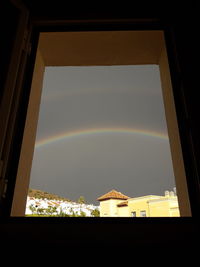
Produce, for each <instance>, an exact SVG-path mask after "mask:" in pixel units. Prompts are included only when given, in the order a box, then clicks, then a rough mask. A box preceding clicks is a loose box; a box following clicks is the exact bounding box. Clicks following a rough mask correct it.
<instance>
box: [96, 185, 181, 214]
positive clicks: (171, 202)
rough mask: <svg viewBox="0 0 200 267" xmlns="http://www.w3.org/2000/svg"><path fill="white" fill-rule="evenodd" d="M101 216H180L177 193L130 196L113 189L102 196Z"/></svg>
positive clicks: (167, 192)
mask: <svg viewBox="0 0 200 267" xmlns="http://www.w3.org/2000/svg"><path fill="white" fill-rule="evenodd" d="M97 200H99V201H100V216H101V217H179V216H180V213H179V206H178V200H177V196H176V194H175V193H174V192H173V191H171V192H169V191H165V195H164V196H158V195H146V196H141V197H134V198H130V197H128V196H126V195H124V194H122V193H121V192H118V191H116V190H111V191H110V192H108V193H106V194H104V195H102V196H100V197H99V198H98V199H97Z"/></svg>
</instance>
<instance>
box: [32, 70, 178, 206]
mask: <svg viewBox="0 0 200 267" xmlns="http://www.w3.org/2000/svg"><path fill="white" fill-rule="evenodd" d="M101 127H109V128H110V127H119V128H123V127H129V128H137V127H138V128H144V129H147V130H154V131H160V132H166V131H167V130H166V122H165V116H164V107H163V102H162V93H161V85H160V78H159V69H158V66H113V67H111V66H110V67H56V68H51V67H48V68H46V72H45V80H44V88H43V94H42V102H41V108H40V117H39V122H38V131H37V139H40V138H45V137H48V136H51V135H54V134H57V133H60V132H63V131H67V130H69V131H70V130H78V129H83V128H84V129H86V128H101ZM30 186H31V187H33V188H38V189H42V190H46V191H49V192H53V193H57V194H60V195H63V196H66V197H69V198H71V199H76V198H78V197H79V196H80V195H84V196H85V198H86V200H88V201H89V202H93V203H94V201H95V199H96V198H97V197H98V196H99V195H101V194H104V193H106V192H107V191H109V190H111V189H113V188H114V189H116V190H119V191H121V192H123V193H125V194H127V195H129V196H139V195H144V194H163V191H164V190H167V189H171V188H172V187H174V174H173V169H172V163H171V155H170V149H169V143H168V142H167V141H166V140H160V139H158V138H152V137H144V136H139V135H133V136H123V135H116V134H113V135H112V136H110V135H103V136H99V135H98V136H91V135H90V136H84V137H79V138H77V137H76V138H71V139H69V140H65V141H62V142H57V143H54V144H52V145H49V146H45V147H43V148H40V149H37V150H36V151H35V154H34V159H33V167H32V173H31V183H30Z"/></svg>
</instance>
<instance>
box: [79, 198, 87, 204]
mask: <svg viewBox="0 0 200 267" xmlns="http://www.w3.org/2000/svg"><path fill="white" fill-rule="evenodd" d="M78 203H80V204H85V198H84V197H83V196H80V197H79V199H78Z"/></svg>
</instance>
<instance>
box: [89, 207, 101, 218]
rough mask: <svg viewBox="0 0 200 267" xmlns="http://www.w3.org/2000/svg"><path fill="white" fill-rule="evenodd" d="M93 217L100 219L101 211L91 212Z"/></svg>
mask: <svg viewBox="0 0 200 267" xmlns="http://www.w3.org/2000/svg"><path fill="white" fill-rule="evenodd" d="M91 215H92V216H94V217H100V211H99V209H94V210H93V211H92V212H91Z"/></svg>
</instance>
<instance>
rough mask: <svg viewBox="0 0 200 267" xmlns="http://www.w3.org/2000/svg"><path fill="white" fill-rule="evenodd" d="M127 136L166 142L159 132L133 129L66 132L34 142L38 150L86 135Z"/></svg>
mask: <svg viewBox="0 0 200 267" xmlns="http://www.w3.org/2000/svg"><path fill="white" fill-rule="evenodd" d="M114 133H117V134H127V135H130V134H131V135H132V134H136V135H141V136H148V137H153V138H159V139H162V140H168V135H167V134H165V133H161V132H155V131H149V130H144V129H133V128H92V129H85V130H83V129H82V130H76V131H66V132H63V133H59V134H56V135H53V136H49V137H46V138H43V139H41V140H38V141H36V143H35V148H40V147H43V146H46V145H50V144H52V143H55V142H58V141H61V140H64V139H69V138H75V137H82V136H88V135H99V134H101V135H102V134H114Z"/></svg>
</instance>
